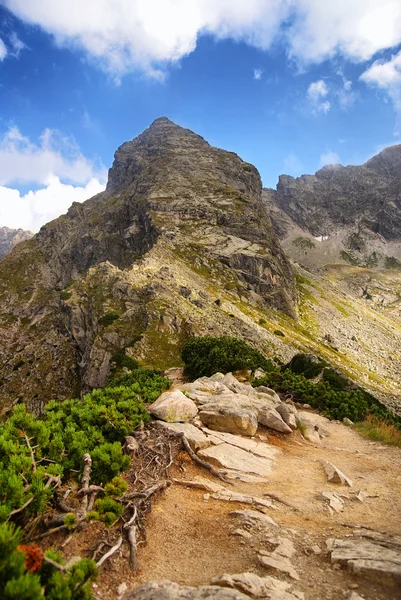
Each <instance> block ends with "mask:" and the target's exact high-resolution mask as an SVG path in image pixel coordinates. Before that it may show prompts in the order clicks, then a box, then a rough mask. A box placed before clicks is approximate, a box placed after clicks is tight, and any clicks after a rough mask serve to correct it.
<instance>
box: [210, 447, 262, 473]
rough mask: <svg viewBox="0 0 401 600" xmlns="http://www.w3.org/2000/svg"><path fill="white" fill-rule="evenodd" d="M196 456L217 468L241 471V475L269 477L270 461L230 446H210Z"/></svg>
mask: <svg viewBox="0 0 401 600" xmlns="http://www.w3.org/2000/svg"><path fill="white" fill-rule="evenodd" d="M198 454H199V456H200V457H201V458H203V459H205V460H207V461H208V462H210V463H211V464H213V465H217V466H218V467H222V468H224V469H230V470H233V471H242V472H243V473H254V474H255V475H260V476H262V477H266V476H268V475H270V473H271V469H272V461H271V460H269V459H267V458H262V457H259V456H255V455H253V454H251V453H250V452H246V451H245V450H242V449H241V448H237V447H236V446H231V445H230V444H225V443H223V444H220V445H218V446H211V447H209V448H205V449H204V450H200V451H199V453H198Z"/></svg>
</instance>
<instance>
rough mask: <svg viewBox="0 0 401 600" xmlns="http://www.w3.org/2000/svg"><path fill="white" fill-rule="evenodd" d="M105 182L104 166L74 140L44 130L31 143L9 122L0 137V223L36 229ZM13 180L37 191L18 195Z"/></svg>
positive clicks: (101, 186) (99, 188) (102, 186)
mask: <svg viewBox="0 0 401 600" xmlns="http://www.w3.org/2000/svg"><path fill="white" fill-rule="evenodd" d="M105 181H106V171H105V169H104V167H103V166H102V165H101V164H100V165H98V164H97V163H96V161H91V160H89V159H87V158H86V157H85V156H83V154H82V153H81V151H80V150H79V148H78V146H77V144H76V142H75V141H74V140H72V139H70V138H66V137H64V136H62V135H61V133H59V132H56V131H53V130H50V129H45V130H44V131H43V133H42V135H41V136H40V139H39V141H38V142H37V143H35V142H32V141H31V140H30V139H29V138H28V137H26V136H24V135H23V134H22V133H21V132H20V130H19V129H18V127H16V126H12V127H10V128H9V129H8V131H6V132H5V133H4V134H3V136H2V137H1V138H0V225H6V226H7V227H14V228H18V227H22V228H23V229H30V230H31V231H34V232H36V231H37V230H38V229H39V228H40V227H41V226H42V225H44V224H45V223H46V222H47V221H49V220H52V219H54V218H55V217H58V216H59V215H60V214H62V213H64V212H66V210H67V209H68V207H69V206H70V205H71V204H72V203H73V202H82V201H83V200H86V199H87V198H90V197H91V196H93V195H95V194H97V193H98V192H101V191H102V190H104V188H105ZM13 184H14V185H13ZM16 184H30V185H32V187H33V186H35V188H39V189H35V190H31V191H28V192H27V193H26V194H23V195H21V194H20V192H19V190H18V189H16V188H15V185H16Z"/></svg>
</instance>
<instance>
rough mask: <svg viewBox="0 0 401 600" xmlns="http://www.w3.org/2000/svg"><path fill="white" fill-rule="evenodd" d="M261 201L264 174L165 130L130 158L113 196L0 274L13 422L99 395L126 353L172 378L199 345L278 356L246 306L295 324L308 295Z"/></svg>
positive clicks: (146, 136)
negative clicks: (231, 342)
mask: <svg viewBox="0 0 401 600" xmlns="http://www.w3.org/2000/svg"><path fill="white" fill-rule="evenodd" d="M261 193H262V185H261V180H260V176H259V173H258V172H257V170H256V169H255V167H253V166H252V165H250V164H248V163H245V162H244V161H242V160H241V159H240V158H239V157H238V156H237V155H236V154H234V153H232V152H226V151H223V150H220V149H217V148H213V147H212V146H210V145H209V144H208V143H207V142H206V141H205V140H204V139H203V138H201V137H200V136H198V135H196V134H194V133H192V132H191V131H188V130H186V129H183V128H181V127H178V126H177V125H175V124H174V123H172V122H171V121H169V120H168V119H167V118H160V119H157V120H156V121H155V122H154V123H153V124H152V125H151V126H150V127H149V129H147V130H146V131H144V132H143V133H142V134H141V135H140V136H138V137H137V138H136V139H134V140H133V141H131V142H127V143H125V144H123V145H122V146H121V147H120V148H119V149H118V150H117V152H116V154H115V160H114V163H113V166H112V168H111V169H110V171H109V178H108V184H107V188H106V190H105V192H103V193H101V194H98V195H97V196H95V197H93V198H91V199H90V200H88V201H86V202H84V203H83V204H78V203H74V204H73V205H72V206H71V208H70V209H69V211H68V213H67V214H66V215H63V216H61V217H59V218H58V219H56V220H54V221H52V222H51V223H48V224H47V225H45V226H44V227H42V229H41V230H40V232H39V233H38V234H37V235H35V236H34V237H33V238H32V239H30V240H28V241H25V242H24V243H21V244H19V245H18V246H17V247H16V248H15V249H14V251H13V252H11V254H9V255H8V256H7V257H6V258H5V259H4V260H3V261H2V262H1V263H0V326H1V329H0V342H1V343H0V347H1V350H0V373H1V386H0V401H1V404H2V406H3V408H7V407H9V406H10V404H12V403H15V402H24V403H26V404H27V405H28V406H29V408H30V409H32V410H34V411H35V412H36V413H39V412H41V410H42V407H43V403H45V402H46V401H48V400H49V399H51V398H54V399H63V398H67V397H71V396H72V395H73V396H74V395H78V394H80V393H81V391H82V390H86V389H90V388H93V387H97V386H101V385H103V384H104V383H105V381H106V378H107V376H108V374H109V371H110V368H111V366H112V365H113V360H115V357H116V355H117V354H118V353H120V356H121V353H123V354H128V355H131V356H135V358H137V359H139V360H140V362H141V364H143V365H144V366H152V367H160V366H164V368H165V367H168V366H174V365H176V364H177V362H179V353H180V347H181V346H182V342H183V341H184V340H185V339H186V338H187V337H188V336H189V335H193V334H202V333H203V334H206V333H209V334H223V333H224V334H227V333H228V334H229V333H231V334H238V333H239V334H240V335H241V336H242V337H243V338H245V339H248V340H251V341H252V340H253V341H254V343H256V344H259V345H261V346H263V345H264V344H265V345H266V344H267V341H266V339H263V336H262V338H261V339H260V336H259V335H258V333H257V326H256V325H255V324H254V323H253V322H252V321H251V320H250V319H248V318H244V317H243V316H241V317H239V312H238V311H239V307H240V303H241V302H242V303H246V304H248V303H250V304H253V305H255V306H260V307H270V308H272V309H274V310H278V311H281V312H282V313H283V314H287V315H289V316H290V317H294V316H295V315H296V299H297V291H296V286H295V281H294V276H293V271H292V268H291V266H290V263H289V261H288V259H287V258H286V257H285V255H284V253H283V251H282V249H281V246H280V244H279V241H278V238H277V236H276V234H275V233H274V231H273V228H272V224H271V220H270V216H269V212H268V210H267V208H266V205H265V203H264V202H262V198H261ZM10 273H12V274H13V276H12V278H10ZM227 293H228V294H229V297H228V296H227ZM232 299H235V301H236V302H237V304H238V306H234V305H233V304H232V302H231V303H230V300H232ZM241 314H242V313H241Z"/></svg>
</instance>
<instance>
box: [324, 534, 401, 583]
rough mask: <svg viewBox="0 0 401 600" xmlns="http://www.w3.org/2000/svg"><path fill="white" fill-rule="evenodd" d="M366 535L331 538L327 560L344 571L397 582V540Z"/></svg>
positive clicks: (400, 551) (400, 553) (400, 559)
mask: <svg viewBox="0 0 401 600" xmlns="http://www.w3.org/2000/svg"><path fill="white" fill-rule="evenodd" d="M366 537H367V538H369V537H370V538H371V539H366V538H356V539H345V540H339V539H334V540H331V543H330V545H329V550H330V551H331V562H332V563H333V564H334V565H335V564H339V565H345V566H347V568H348V571H350V572H351V573H354V574H357V575H364V576H370V577H372V578H373V579H376V580H377V578H379V577H386V578H389V579H395V580H396V581H400V582H401V540H394V539H392V538H391V537H390V538H388V539H387V538H386V537H385V536H382V535H381V534H373V533H372V534H370V536H369V534H366Z"/></svg>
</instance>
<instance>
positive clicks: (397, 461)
mask: <svg viewBox="0 0 401 600" xmlns="http://www.w3.org/2000/svg"><path fill="white" fill-rule="evenodd" d="M302 414H303V415H304V416H306V417H307V418H308V419H309V420H310V421H312V422H314V423H317V424H319V426H320V427H322V428H323V429H324V430H326V431H327V433H328V436H327V437H326V438H324V440H323V442H322V444H321V445H314V444H310V443H308V442H305V441H304V440H303V439H302V438H301V436H300V435H298V434H297V433H296V434H294V435H292V436H291V437H287V438H284V437H278V436H273V435H271V434H270V433H269V434H268V437H269V442H270V443H274V444H275V445H277V446H278V447H279V448H280V450H281V452H280V454H279V455H278V456H277V459H276V461H275V465H274V468H273V471H272V474H271V476H270V478H269V481H268V482H267V483H264V484H256V485H255V484H245V483H236V484H235V486H234V489H235V490H236V491H241V492H246V493H249V494H252V495H255V496H260V497H261V496H263V494H264V493H272V494H276V495H277V496H278V497H279V498H281V499H283V500H285V501H287V502H289V503H290V504H292V505H293V506H294V507H296V508H297V509H298V510H297V511H295V510H292V509H291V508H289V507H287V506H285V505H283V504H279V503H276V507H277V510H270V509H267V510H266V511H265V512H266V513H267V514H269V515H270V516H271V517H272V518H274V520H275V521H276V522H277V523H278V524H279V525H280V532H281V533H282V534H283V535H285V536H286V537H290V538H291V539H292V540H293V541H294V543H295V545H296V547H297V550H298V552H297V555H296V556H295V557H294V559H293V561H292V562H293V564H294V566H295V567H296V568H297V570H298V572H299V574H300V576H301V581H300V582H296V584H295V585H294V588H295V589H298V590H301V591H303V592H304V593H305V597H306V599H313V600H317V599H323V598H327V599H333V600H339V599H340V598H341V599H343V598H344V597H347V596H348V594H349V593H350V590H351V589H353V586H359V587H358V588H357V589H358V593H359V594H361V595H362V596H363V597H364V598H366V599H368V600H390V599H391V600H393V599H394V598H401V592H399V591H397V590H396V588H395V587H394V586H393V585H382V584H381V583H379V582H376V583H375V582H372V581H366V580H364V579H362V578H357V577H355V576H351V575H349V574H347V573H346V572H344V571H342V570H340V571H339V570H334V569H333V568H332V566H331V564H330V561H329V558H328V557H327V555H326V554H325V552H324V551H325V548H326V545H325V542H326V539H327V538H329V537H341V538H343V537H344V536H346V535H349V534H350V533H351V532H352V531H353V529H352V527H347V525H350V526H353V525H359V526H361V525H364V526H367V527H371V528H372V529H374V530H376V531H380V532H386V533H388V534H401V449H399V448H392V447H389V446H383V445H381V444H378V443H375V442H370V441H369V440H366V439H364V438H362V437H361V436H360V435H359V434H358V433H357V432H356V431H355V430H353V429H352V428H349V427H346V426H344V425H343V424H340V423H334V422H330V421H328V420H327V419H325V418H324V417H321V416H320V415H317V414H315V413H312V412H308V413H306V412H305V413H301V416H302ZM263 434H266V430H265V431H263ZM327 460H330V461H331V462H333V463H334V464H335V465H336V466H337V467H338V468H340V469H341V470H343V471H344V472H345V473H346V474H347V475H348V476H349V477H350V478H351V479H352V480H353V488H352V491H358V490H359V489H363V490H365V491H366V492H368V494H369V496H372V497H369V498H367V499H366V500H365V501H364V502H363V503H361V502H359V501H358V500H355V499H354V500H353V499H351V497H352V496H353V494H350V491H351V490H350V489H349V488H344V487H342V486H341V487H339V486H338V485H335V484H330V483H327V480H326V476H325V473H324V470H323V467H322V463H323V462H324V461H327ZM185 468H186V472H185V473H182V472H180V471H179V470H178V469H176V472H175V473H174V477H178V478H180V479H193V477H194V476H195V475H197V474H198V475H202V476H203V477H205V476H206V477H208V474H205V472H204V471H202V470H201V469H198V468H197V467H195V466H194V465H191V464H189V463H185ZM323 490H325V491H326V490H327V491H336V492H340V493H344V494H349V495H350V499H346V500H345V503H346V504H345V510H344V512H343V513H339V514H335V515H334V516H333V515H331V514H330V513H329V511H328V508H327V505H326V504H325V503H324V502H323V501H322V500H319V499H318V498H317V496H318V495H319V494H320V493H321V492H322V491H323ZM204 494H205V492H203V491H200V490H194V489H188V488H185V487H183V486H181V485H177V484H176V485H173V486H172V487H171V488H170V489H169V490H167V492H166V493H165V494H164V495H163V497H161V498H160V499H159V501H158V502H157V504H156V505H155V507H154V509H153V511H152V513H151V514H150V515H149V518H148V531H147V539H148V542H147V545H146V546H145V547H144V548H143V549H142V550H141V553H140V557H139V559H140V573H139V575H138V577H137V580H136V584H135V585H139V584H141V583H144V582H146V581H149V580H150V579H170V580H173V581H176V582H178V583H182V584H187V585H199V584H207V583H210V581H211V580H212V579H213V578H214V577H216V576H219V575H222V574H223V573H239V572H244V571H247V570H250V571H254V572H256V573H258V574H259V575H265V574H268V571H266V570H265V569H263V568H262V567H260V566H259V564H258V561H257V553H256V550H258V549H260V548H263V545H262V546H261V544H256V545H255V547H254V544H253V542H252V541H251V542H250V543H249V542H248V541H246V540H243V539H241V538H238V537H237V536H233V535H231V532H232V530H233V529H234V528H235V523H234V522H233V517H232V516H231V515H230V514H229V513H230V512H231V511H233V510H236V509H238V508H246V506H245V505H242V504H238V503H231V502H222V501H217V500H213V499H208V500H205V499H204ZM289 529H290V530H292V531H288V530H289ZM284 530H285V531H284ZM274 533H276V532H274ZM314 545H319V546H320V547H321V549H322V550H323V552H322V554H321V555H319V556H316V555H315V554H314V553H311V554H309V555H307V554H306V552H308V549H309V548H310V547H312V546H314ZM264 549H266V550H269V549H271V548H269V544H266V546H265V548H264ZM270 574H272V575H273V576H275V574H274V573H270ZM281 578H282V579H285V578H286V577H285V576H281ZM350 586H351V587H350Z"/></svg>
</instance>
